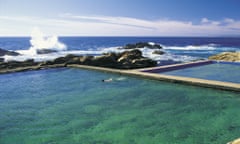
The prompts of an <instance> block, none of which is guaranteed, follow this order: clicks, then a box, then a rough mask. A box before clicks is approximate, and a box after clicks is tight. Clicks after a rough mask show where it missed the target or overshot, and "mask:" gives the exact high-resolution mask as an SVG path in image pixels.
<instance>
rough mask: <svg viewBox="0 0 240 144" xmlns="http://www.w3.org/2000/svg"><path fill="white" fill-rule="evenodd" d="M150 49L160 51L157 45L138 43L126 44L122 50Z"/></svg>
mask: <svg viewBox="0 0 240 144" xmlns="http://www.w3.org/2000/svg"><path fill="white" fill-rule="evenodd" d="M145 47H146V48H150V49H162V47H161V46H160V45H159V44H155V43H149V42H138V43H135V44H127V45H125V46H124V47H123V49H135V48H145Z"/></svg>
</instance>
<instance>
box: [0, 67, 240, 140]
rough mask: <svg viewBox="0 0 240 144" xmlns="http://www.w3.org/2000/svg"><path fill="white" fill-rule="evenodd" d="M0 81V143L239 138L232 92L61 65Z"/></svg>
mask: <svg viewBox="0 0 240 144" xmlns="http://www.w3.org/2000/svg"><path fill="white" fill-rule="evenodd" d="M109 78H112V79H113V81H112V82H102V80H103V79H109ZM0 84H1V87H0V109H1V113H0V143H1V144H13V143H19V144H21V143H22V144H32V143H34V144H45V143H47V144H55V143H57V144H67V143H71V144H79V143H84V144H93V143H99V144H111V143H115V144H118V143H119V144H120V143H121V144H122V143H129V144H146V143H147V144H159V143H162V144H173V143H180V144H193V143H197V144H208V143H211V144H219V143H227V142H228V141H230V140H232V139H235V138H237V137H239V136H240V135H239V134H240V115H239V113H240V106H239V102H240V97H239V96H240V95H239V93H234V92H228V91H220V90H214V89H207V88H200V87H194V86H186V85H180V84H174V83H167V82H159V81H151V80H146V79H137V78H133V77H126V76H122V75H115V74H109V73H102V72H96V71H88V70H79V69H65V68H63V69H51V70H40V71H29V72H21V73H14V74H3V75H0Z"/></svg>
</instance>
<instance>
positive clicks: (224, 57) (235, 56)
mask: <svg viewBox="0 0 240 144" xmlns="http://www.w3.org/2000/svg"><path fill="white" fill-rule="evenodd" d="M208 59H209V60H217V61H229V62H240V52H223V53H220V54H217V55H214V56H210V57H209V58H208Z"/></svg>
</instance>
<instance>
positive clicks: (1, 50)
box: [0, 48, 20, 56]
mask: <svg viewBox="0 0 240 144" xmlns="http://www.w3.org/2000/svg"><path fill="white" fill-rule="evenodd" d="M4 55H10V56H18V55H20V54H19V53H17V52H14V51H8V50H4V49H1V48H0V56H4Z"/></svg>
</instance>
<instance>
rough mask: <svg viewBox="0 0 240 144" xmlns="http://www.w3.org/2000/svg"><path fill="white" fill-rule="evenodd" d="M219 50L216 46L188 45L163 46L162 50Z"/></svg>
mask: <svg viewBox="0 0 240 144" xmlns="http://www.w3.org/2000/svg"><path fill="white" fill-rule="evenodd" d="M217 48H219V46H218V45H217V44H208V45H198V46H195V45H188V46H163V49H166V50H203V51H204V50H216V49H217Z"/></svg>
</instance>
